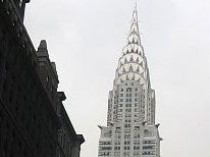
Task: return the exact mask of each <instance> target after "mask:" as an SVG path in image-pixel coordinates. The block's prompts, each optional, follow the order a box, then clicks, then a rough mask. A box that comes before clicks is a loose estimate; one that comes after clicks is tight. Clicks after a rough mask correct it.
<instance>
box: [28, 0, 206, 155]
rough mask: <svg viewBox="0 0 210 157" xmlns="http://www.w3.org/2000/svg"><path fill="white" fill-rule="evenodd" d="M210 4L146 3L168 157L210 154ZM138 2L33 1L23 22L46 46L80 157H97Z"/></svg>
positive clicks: (145, 32)
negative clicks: (79, 140)
mask: <svg viewBox="0 0 210 157" xmlns="http://www.w3.org/2000/svg"><path fill="white" fill-rule="evenodd" d="M209 8H210V1H209V0H158V1H157V0H141V2H140V5H139V8H138V10H139V19H140V29H141V30H140V31H141V34H142V35H141V36H142V43H143V46H144V49H145V54H146V57H147V59H148V65H149V68H150V76H151V83H152V87H153V88H154V89H155V90H156V99H157V105H156V106H157V113H156V117H157V122H160V123H161V126H160V134H161V135H162V137H163V138H164V141H163V142H162V147H161V154H162V155H161V156H162V157H168V156H170V157H177V156H179V157H197V156H202V157H209V156H210V153H209V146H210V134H209V133H210V114H209V111H210V88H209V85H210V83H209V80H210V69H209V67H210V35H209V34H210V33H209V32H210V9H209ZM132 9H133V3H132V0H114V1H113V0H80V1H78V0H59V1H58V0H36V1H35V0H32V1H31V3H30V4H28V5H27V10H26V20H25V24H26V27H27V29H28V32H29V34H30V36H31V38H32V41H33V42H34V45H35V47H37V46H38V44H39V41H40V40H41V39H46V40H47V42H48V50H49V53H50V57H51V60H53V61H55V62H56V65H57V71H58V74H59V80H60V87H59V89H60V90H64V91H65V93H66V96H67V100H66V101H65V107H66V109H67V111H68V114H69V116H70V119H71V121H72V123H73V125H74V126H75V129H76V131H77V132H78V133H82V134H84V136H85V139H86V142H85V144H84V145H83V146H82V156H81V157H97V152H98V151H97V149H98V139H99V133H100V132H99V129H98V128H97V125H98V124H101V125H105V123H106V113H107V98H108V91H109V90H110V89H111V88H112V82H113V79H114V74H115V69H116V68H117V60H118V57H119V56H120V55H121V49H122V48H123V47H124V46H125V44H126V35H127V34H128V30H129V26H130V21H131V12H132Z"/></svg>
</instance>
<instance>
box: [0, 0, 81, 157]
mask: <svg viewBox="0 0 210 157" xmlns="http://www.w3.org/2000/svg"><path fill="white" fill-rule="evenodd" d="M28 2H29V0H0V157H79V154H80V145H81V144H82V143H83V142H84V138H83V136H82V135H78V134H77V133H76V132H75V130H74V128H73V126H72V124H71V121H70V120H69V118H68V115H67V113H66V111H65V109H64V106H63V104H62V101H64V100H65V99H66V97H65V94H64V92H59V91H57V88H58V84H59V80H58V76H57V72H56V66H55V63H54V62H51V61H50V59H49V55H48V50H47V43H46V41H45V40H42V41H41V43H40V46H39V48H38V50H35V48H34V46H33V44H32V42H31V40H30V37H29V35H28V33H27V31H26V29H25V27H24V25H23V19H24V10H25V4H26V3H28Z"/></svg>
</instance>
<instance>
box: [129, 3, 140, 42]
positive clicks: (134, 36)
mask: <svg viewBox="0 0 210 157" xmlns="http://www.w3.org/2000/svg"><path fill="white" fill-rule="evenodd" d="M137 10H138V3H137V0H135V3H134V9H133V13H132V21H131V26H130V33H129V35H128V44H138V45H141V38H140V33H139V24H138V11H137Z"/></svg>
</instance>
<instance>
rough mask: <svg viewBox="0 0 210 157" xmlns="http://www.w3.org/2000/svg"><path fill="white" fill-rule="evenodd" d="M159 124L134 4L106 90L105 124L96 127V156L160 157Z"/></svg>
mask: <svg viewBox="0 0 210 157" xmlns="http://www.w3.org/2000/svg"><path fill="white" fill-rule="evenodd" d="M158 126H159V124H155V91H154V90H153V89H152V88H151V83H150V76H149V69H148V65H147V59H146V57H145V54H144V49H143V46H142V44H141V38H140V34H139V25H138V13H137V7H136V8H135V9H134V11H133V14H132V23H131V26H130V33H129V35H128V37H127V45H126V46H125V47H124V48H123V50H122V56H121V57H120V58H119V61H118V67H117V70H116V75H115V79H114V83H113V89H112V90H111V91H110V92H109V98H108V113H107V126H99V128H100V129H101V136H100V139H99V152H98V156H99V157H101V156H106V157H159V156H160V141H161V138H160V136H159V131H158Z"/></svg>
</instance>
